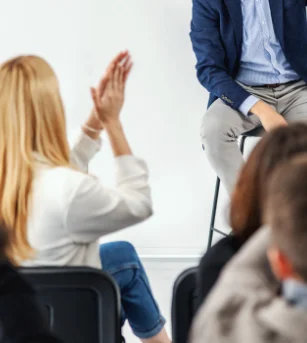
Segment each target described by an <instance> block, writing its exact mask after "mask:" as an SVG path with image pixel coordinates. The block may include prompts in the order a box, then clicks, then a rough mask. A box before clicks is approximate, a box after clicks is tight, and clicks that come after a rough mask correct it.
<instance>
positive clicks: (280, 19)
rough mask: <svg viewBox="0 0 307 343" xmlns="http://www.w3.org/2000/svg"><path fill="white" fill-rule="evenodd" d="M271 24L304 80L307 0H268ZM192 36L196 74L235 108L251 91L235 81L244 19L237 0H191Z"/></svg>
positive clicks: (212, 97) (214, 94)
mask: <svg viewBox="0 0 307 343" xmlns="http://www.w3.org/2000/svg"><path fill="white" fill-rule="evenodd" d="M269 2H270V6H271V12H272V19H273V25H274V29H275V33H276V36H277V39H278V40H279V42H280V45H281V47H282V50H283V52H284V54H285V56H286V58H287V60H288V62H289V63H290V65H291V66H292V68H293V69H294V70H295V71H296V72H297V74H298V75H299V76H300V78H302V79H303V80H304V81H306V82H307V24H306V10H305V6H307V0H269ZM190 36H191V40H192V45H193V50H194V52H195V54H196V58H197V64H196V69H197V77H198V79H199V81H200V83H201V84H202V85H203V86H204V87H205V88H206V89H207V90H208V91H209V92H210V98H209V104H208V106H210V105H211V104H212V103H213V102H214V101H215V100H216V99H217V98H220V99H222V100H223V101H224V102H225V103H226V104H227V105H229V106H231V107H232V108H234V109H238V108H239V107H240V105H241V104H242V103H243V102H244V100H246V98H247V97H248V96H249V95H250V94H249V93H248V92H247V91H246V90H244V89H243V88H242V87H241V86H240V85H239V84H238V83H236V82H235V81H234V79H235V77H236V74H237V72H238V69H239V66H240V57H241V50H242V40H243V21H242V10H241V1H240V0H193V11H192V22H191V33H190Z"/></svg>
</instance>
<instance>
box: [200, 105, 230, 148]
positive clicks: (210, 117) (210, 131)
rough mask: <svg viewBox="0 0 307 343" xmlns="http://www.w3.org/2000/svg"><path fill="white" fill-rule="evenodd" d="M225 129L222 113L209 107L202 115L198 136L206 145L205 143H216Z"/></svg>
mask: <svg viewBox="0 0 307 343" xmlns="http://www.w3.org/2000/svg"><path fill="white" fill-rule="evenodd" d="M224 131H225V122H224V121H223V118H222V115H221V114H220V113H217V112H216V111H214V109H212V110H211V109H209V110H208V111H207V113H206V114H205V115H204V117H203V119H202V123H201V130H200V136H201V139H202V143H203V144H204V145H205V146H206V145H207V144H214V143H218V142H219V141H220V139H221V135H223V133H224Z"/></svg>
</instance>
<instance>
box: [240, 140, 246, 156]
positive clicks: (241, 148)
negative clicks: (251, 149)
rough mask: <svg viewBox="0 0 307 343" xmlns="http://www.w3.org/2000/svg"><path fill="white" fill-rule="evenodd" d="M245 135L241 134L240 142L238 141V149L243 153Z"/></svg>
mask: <svg viewBox="0 0 307 343" xmlns="http://www.w3.org/2000/svg"><path fill="white" fill-rule="evenodd" d="M246 138H247V136H242V138H241V142H240V151H241V153H242V154H243V153H244V147H245V140H246Z"/></svg>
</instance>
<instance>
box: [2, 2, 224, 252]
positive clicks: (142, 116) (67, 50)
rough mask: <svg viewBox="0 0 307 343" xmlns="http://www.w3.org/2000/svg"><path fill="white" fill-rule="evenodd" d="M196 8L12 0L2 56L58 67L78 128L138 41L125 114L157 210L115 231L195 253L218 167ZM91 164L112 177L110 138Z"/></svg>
mask: <svg viewBox="0 0 307 343" xmlns="http://www.w3.org/2000/svg"><path fill="white" fill-rule="evenodd" d="M190 17H191V1H190V0H168V1H166V0H154V1H149V0H129V1H128V0H111V1H107V0H27V1H24V0H9V1H3V3H2V6H1V12H0V34H1V38H2V41H1V49H0V60H3V59H5V58H7V57H9V56H12V55H15V54H24V53H33V54H40V55H41V56H43V57H45V58H46V59H47V60H48V61H49V62H50V63H51V64H52V65H53V66H54V68H55V70H56V72H57V73H58V76H59V79H60V82H61V87H62V91H63V97H64V101H65V104H66V109H67V116H68V124H69V125H68V127H69V131H70V132H73V131H75V130H76V129H77V128H78V127H79V126H80V124H81V123H82V122H83V121H84V120H85V118H86V116H87V113H88V112H89V110H90V106H91V101H90V96H89V87H90V86H91V85H93V84H95V82H96V81H97V80H98V78H99V77H100V75H101V74H102V72H103V71H104V69H105V67H106V65H107V63H108V61H109V60H110V59H111V58H112V56H113V55H114V54H116V53H117V52H118V51H119V50H121V49H125V48H128V49H130V51H131V53H132V55H133V57H134V61H135V67H134V70H133V73H132V75H131V79H130V81H129V85H128V91H127V101H126V105H125V108H124V111H123V116H122V118H123V121H124V124H125V128H126V132H127V135H128V138H129V140H130V142H131V145H132V147H133V150H134V152H135V153H136V154H137V155H140V156H142V157H145V158H146V160H147V161H148V164H149V167H150V170H151V185H152V190H153V199H154V204H155V206H154V207H155V215H154V217H153V218H152V219H150V220H149V221H147V222H146V223H144V224H141V225H139V226H137V227H134V228H131V229H129V230H126V231H124V232H121V233H119V234H117V235H116V237H112V239H128V240H130V241H131V242H133V243H134V244H135V245H136V246H137V248H138V250H139V251H140V253H141V254H143V255H144V254H145V255H181V256H182V255H196V254H199V253H200V252H201V251H202V250H204V248H205V246H206V241H207V229H208V226H209V218H210V213H211V202H212V197H213V190H214V183H215V175H214V173H213V171H212V170H211V168H210V167H209V165H208V163H207V161H206V159H205V156H204V153H203V152H202V150H201V142H200V138H199V126H200V120H201V116H202V114H203V113H204V111H205V109H206V103H207V98H208V95H207V93H206V91H205V90H204V89H203V88H202V87H201V86H200V85H199V84H198V81H197V80H196V76H195V70H194V65H195V58H194V54H193V52H192V47H191V43H190V39H189V24H190ZM91 171H92V172H93V173H96V174H98V175H99V176H100V177H101V179H102V181H103V182H104V183H105V184H112V183H113V168H112V161H111V152H110V149H109V147H108V145H107V144H105V146H104V148H103V152H102V153H101V154H99V156H97V158H96V159H95V160H94V161H93V163H92V165H91ZM222 211H224V210H223V209H222ZM108 239H109V238H108Z"/></svg>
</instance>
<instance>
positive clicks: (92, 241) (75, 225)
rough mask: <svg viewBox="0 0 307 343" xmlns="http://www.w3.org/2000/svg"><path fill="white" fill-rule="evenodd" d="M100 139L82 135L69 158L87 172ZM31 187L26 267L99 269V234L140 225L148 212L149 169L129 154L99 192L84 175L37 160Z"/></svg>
mask: <svg viewBox="0 0 307 343" xmlns="http://www.w3.org/2000/svg"><path fill="white" fill-rule="evenodd" d="M99 149H100V141H93V140H92V139H90V138H89V137H88V136H86V135H85V134H81V136H80V138H79V140H78V141H77V144H76V145H75V146H74V148H73V149H72V156H71V157H72V160H73V162H74V163H75V164H77V165H78V167H79V169H80V170H83V171H86V169H87V165H88V162H89V161H90V159H91V158H92V157H93V156H94V155H95V153H96V152H97V151H98V150H99ZM36 158H37V171H36V175H35V179H34V183H33V192H32V203H31V213H30V216H29V218H28V225H27V229H28V239H29V242H30V244H31V246H32V247H33V248H34V249H35V251H36V254H35V257H34V258H33V259H32V260H29V261H26V262H25V263H24V265H25V266H64V265H70V266H90V267H94V268H101V263H100V260H99V252H98V240H99V238H100V237H101V236H103V235H106V234H108V233H112V232H115V231H118V230H121V229H123V228H126V227H128V226H131V225H134V224H136V223H139V222H141V221H143V220H145V219H146V218H148V217H149V216H150V215H151V214H152V202H151V195H150V188H149V185H148V170H147V166H146V164H145V162H144V161H142V160H140V159H138V158H136V157H134V156H131V155H129V156H128V155H127V156H121V157H118V158H115V165H116V170H117V187H116V188H115V189H107V188H104V187H103V186H102V184H101V182H100V181H99V180H98V179H97V178H95V177H93V176H90V175H88V174H86V173H82V172H78V171H75V170H73V169H70V168H64V167H57V168H52V167H51V166H50V165H49V164H48V161H47V160H45V159H44V158H42V157H41V156H36Z"/></svg>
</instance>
